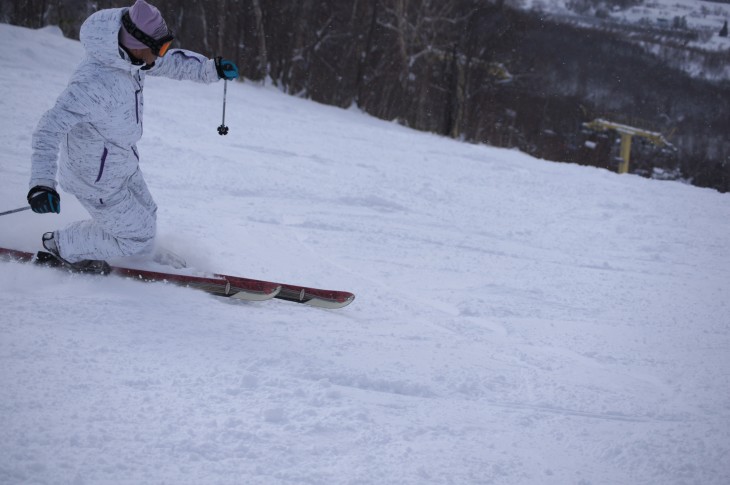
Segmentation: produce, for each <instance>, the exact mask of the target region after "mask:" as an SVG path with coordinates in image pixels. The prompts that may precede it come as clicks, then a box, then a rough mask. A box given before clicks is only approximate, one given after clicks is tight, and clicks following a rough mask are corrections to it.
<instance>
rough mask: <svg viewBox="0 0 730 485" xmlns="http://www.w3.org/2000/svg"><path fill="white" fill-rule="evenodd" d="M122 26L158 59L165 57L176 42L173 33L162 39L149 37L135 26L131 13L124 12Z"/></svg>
mask: <svg viewBox="0 0 730 485" xmlns="http://www.w3.org/2000/svg"><path fill="white" fill-rule="evenodd" d="M122 25H123V26H124V29H125V30H126V31H127V32H129V35H131V36H132V37H134V38H135V39H137V40H138V41H140V42H141V43H143V44H144V45H146V46H147V47H149V48H150V50H151V51H152V53H153V54H154V55H156V56H157V57H162V56H164V55H165V53H166V52H167V50H168V49H169V48H170V45H172V41H173V40H175V37H173V35H172V32H168V33H167V35H166V36H164V37H163V38H161V39H155V38H154V37H152V36H151V35H147V34H146V33H144V32H143V31H141V30H140V29H139V28H138V27H137V26H136V25H134V22H132V18H131V17H130V16H129V11H127V12H124V15H122Z"/></svg>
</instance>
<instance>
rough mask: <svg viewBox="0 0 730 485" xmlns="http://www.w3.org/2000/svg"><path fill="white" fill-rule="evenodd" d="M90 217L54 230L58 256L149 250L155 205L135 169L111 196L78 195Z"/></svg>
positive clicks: (154, 228) (78, 257)
mask: <svg viewBox="0 0 730 485" xmlns="http://www.w3.org/2000/svg"><path fill="white" fill-rule="evenodd" d="M77 199H78V200H79V202H81V205H83V206H84V208H86V210H87V211H88V212H89V214H90V215H91V220H87V221H80V222H75V223H73V224H70V225H69V226H68V227H66V228H64V229H61V230H58V231H56V235H55V238H56V244H57V245H58V249H59V252H60V254H61V257H62V258H64V259H66V260H67V261H69V262H71V263H75V262H78V261H81V260H83V259H104V260H106V259H109V258H114V257H119V256H133V255H137V254H146V253H151V252H152V251H153V249H154V239H155V233H156V231H157V205H156V204H155V201H154V200H153V199H152V194H150V191H149V189H148V188H147V184H146V183H145V181H144V178H143V177H142V172H141V171H140V170H139V169H138V170H137V171H136V172H135V173H134V175H132V176H131V177H130V178H129V179H128V180H127V183H126V184H125V185H124V186H123V187H122V189H121V190H119V191H118V192H117V193H115V194H114V195H113V196H111V197H109V198H105V199H85V198H80V197H78V196H77Z"/></svg>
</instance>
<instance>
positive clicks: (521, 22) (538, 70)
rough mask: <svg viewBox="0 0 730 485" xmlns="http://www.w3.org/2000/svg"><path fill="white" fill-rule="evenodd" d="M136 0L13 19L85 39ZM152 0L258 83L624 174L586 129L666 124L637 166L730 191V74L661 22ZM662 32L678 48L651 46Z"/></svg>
mask: <svg viewBox="0 0 730 485" xmlns="http://www.w3.org/2000/svg"><path fill="white" fill-rule="evenodd" d="M617 1H619V0H617ZM130 3H131V0H129V1H112V0H97V1H88V0H21V1H18V2H6V1H2V2H0V20H1V21H3V22H9V23H13V24H18V25H24V26H28V27H40V26H43V25H47V24H55V25H59V26H60V27H61V28H62V29H63V31H64V34H65V35H67V36H68V37H72V38H77V37H78V29H79V27H80V25H81V23H82V22H83V20H84V19H85V18H86V17H87V16H88V15H89V14H91V13H93V12H94V11H95V10H97V9H102V8H110V7H119V6H127V5H129V4H130ZM152 3H153V4H155V5H156V6H157V7H158V8H160V10H161V11H162V13H163V15H164V16H165V18H166V20H167V22H168V25H169V27H170V28H171V29H172V30H173V31H174V32H175V35H176V39H177V40H176V42H177V44H176V45H177V46H180V47H185V48H189V49H191V50H195V51H198V52H201V53H203V54H206V55H209V56H213V55H223V56H226V57H229V58H232V59H235V60H236V61H237V62H238V64H239V66H240V67H241V71H242V73H243V75H244V76H245V78H247V79H249V80H253V81H262V80H265V79H270V80H271V82H272V83H274V84H275V85H277V86H278V87H279V88H280V89H282V90H283V91H285V92H287V93H290V94H293V95H297V96H302V97H306V98H310V99H313V100H315V101H318V102H322V103H327V104H333V105H337V106H341V107H350V106H353V105H355V106H358V107H359V108H361V109H362V110H364V111H366V112H368V113H370V114H372V115H374V116H377V117H380V118H383V119H389V120H397V121H399V122H400V123H403V124H405V125H407V126H410V127H413V128H416V129H420V130H428V131H432V132H435V133H439V134H442V135H445V136H450V137H454V138H457V139H462V140H465V141H470V142H477V143H487V144H490V145H495V146H502V147H515V148H519V149H520V150H523V151H525V152H527V153H530V154H533V155H535V156H538V157H541V158H545V159H549V160H555V161H565V162H575V163H585V164H591V165H596V166H601V167H606V168H609V169H615V168H616V165H617V161H616V158H617V156H618V144H617V143H616V140H617V135H616V134H615V133H612V132H608V133H600V132H592V131H590V130H588V129H586V128H585V127H584V123H585V122H588V121H591V120H593V119H595V118H598V117H601V118H608V119H611V120H612V121H616V122H619V123H623V124H630V125H632V126H638V127H641V128H644V129H647V130H650V131H656V132H661V133H662V134H664V135H665V136H666V137H667V138H668V140H669V141H670V142H671V144H672V147H670V148H666V147H665V148H660V147H654V146H653V145H650V144H648V143H644V142H643V141H641V140H639V139H637V141H636V142H635V143H634V149H633V151H632V164H631V171H632V172H634V173H638V174H641V175H644V176H654V177H661V178H670V179H676V178H681V179H686V180H689V181H691V182H692V183H693V184H696V185H699V186H705V187H713V188H715V189H717V190H720V191H723V192H726V191H730V139H728V137H727V132H728V129H729V128H730V83H728V82H718V81H710V80H704V79H701V78H693V77H690V76H689V75H688V74H686V73H684V72H683V71H682V70H681V69H679V68H678V67H677V65H676V58H677V52H678V51H677V49H678V48H681V45H682V44H681V42H680V43H679V44H678V41H677V39H678V38H679V39H680V40H681V35H686V33H684V34H681V33H680V34H681V35H679V34H678V35H679V36H675V35H672V33H671V32H669V33H668V35H667V36H666V38H667V39H673V40H672V41H671V42H670V40H667V41H666V42H664V37H662V36H663V35H664V34H663V33H662V32H656V31H655V30H651V29H649V30H647V31H646V32H645V33H644V36H645V38H644V39H639V41H637V40H636V39H635V38H630V36H628V35H626V33H625V32H622V31H621V30H620V29H591V28H587V27H584V26H578V25H570V24H566V23H558V22H554V21H551V20H549V19H547V18H544V17H541V16H540V15H538V14H531V13H528V12H524V11H521V10H517V9H514V8H512V7H511V6H510V2H509V1H507V2H505V1H504V0H494V1H489V0H418V1H417V0H349V1H343V0H297V1H293V0H267V1H262V0H175V1H173V0H158V1H153V2H152ZM619 3H621V2H620V1H619ZM625 3H627V4H629V3H631V2H630V1H629V0H626V2H625ZM634 3H635V2H634ZM657 36H658V37H657ZM650 37H652V38H653V40H652V42H655V43H659V44H660V45H663V44H666V49H664V50H659V52H650V50H649V49H646V48H642V42H645V41H646V39H649V38H650ZM678 45H679V47H677V46H678ZM683 55H685V56H686V62H692V63H694V64H696V65H700V66H703V69H706V70H708V72H709V71H710V70H711V69H713V66H718V65H727V61H728V60H730V54H729V53H727V52H704V51H701V50H689V49H687V50H685V51H683ZM723 63H724V64H723Z"/></svg>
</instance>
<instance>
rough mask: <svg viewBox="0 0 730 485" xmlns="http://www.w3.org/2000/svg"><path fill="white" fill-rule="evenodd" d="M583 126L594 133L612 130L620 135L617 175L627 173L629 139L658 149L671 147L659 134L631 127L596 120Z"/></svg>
mask: <svg viewBox="0 0 730 485" xmlns="http://www.w3.org/2000/svg"><path fill="white" fill-rule="evenodd" d="M583 126H585V127H586V128H590V129H591V130H594V131H609V130H613V131H615V132H617V133H618V134H620V135H621V163H620V164H619V166H618V173H627V172H628V171H629V159H630V158H631V139H632V138H633V137H635V136H640V137H642V138H646V139H647V140H649V141H650V142H652V143H653V144H654V145H656V146H658V147H664V146H671V145H672V144H671V143H669V142H668V141H667V139H666V138H664V135H662V134H661V133H656V132H653V131H647V130H642V129H641V128H634V127H633V126H628V125H622V124H620V123H614V122H613V121H608V120H604V119H601V118H597V119H595V120H593V121H590V122H588V123H583Z"/></svg>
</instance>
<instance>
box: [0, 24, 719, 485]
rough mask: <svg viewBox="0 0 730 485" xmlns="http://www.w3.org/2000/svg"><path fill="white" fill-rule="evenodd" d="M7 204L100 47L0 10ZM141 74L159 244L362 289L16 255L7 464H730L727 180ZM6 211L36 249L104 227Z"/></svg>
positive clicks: (651, 470) (1, 413) (7, 273)
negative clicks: (59, 264) (94, 270)
mask: <svg viewBox="0 0 730 485" xmlns="http://www.w3.org/2000/svg"><path fill="white" fill-rule="evenodd" d="M0 43H1V44H2V45H3V46H5V47H6V48H4V49H2V50H0V86H2V90H3V93H4V95H3V96H2V97H1V98H0V113H1V116H0V118H1V119H2V121H1V123H2V130H0V142H1V143H2V146H3V147H4V149H3V156H2V157H1V158H0V211H2V210H7V209H11V208H15V207H18V206H21V205H23V204H24V198H25V194H26V191H27V181H28V176H29V157H30V137H31V133H32V130H33V128H34V126H35V123H36V122H37V120H38V118H39V117H40V116H41V114H42V113H43V112H44V110H46V109H47V108H49V107H50V106H51V105H52V103H53V101H54V99H55V97H56V96H57V94H58V93H59V92H60V91H61V90H62V89H63V88H64V86H65V83H66V81H67V79H68V77H69V75H70V73H71V71H72V69H73V66H74V65H75V63H76V62H77V61H78V59H79V58H80V56H81V55H82V52H81V48H80V46H79V45H78V43H76V42H74V41H71V40H67V39H63V38H62V37H60V36H59V35H58V34H57V32H56V31H54V30H53V29H46V30H41V31H30V30H26V29H21V28H17V27H10V26H7V25H0ZM222 90H223V86H222V84H217V85H212V86H205V85H196V84H191V83H180V82H175V81H169V80H164V79H154V78H148V80H147V86H146V93H145V94H146V97H145V101H146V106H145V108H146V119H145V129H146V134H145V138H144V139H143V142H142V143H141V144H140V151H141V157H142V168H143V171H144V172H145V174H146V177H147V179H148V183H149V185H150V188H151V190H152V192H153V194H154V195H155V197H156V199H157V202H158V205H159V207H160V210H159V229H160V241H161V244H163V245H164V246H166V247H168V248H170V249H172V250H174V251H177V252H179V253H181V254H183V255H184V256H185V257H186V258H187V259H188V260H189V261H190V262H191V263H192V264H193V265H194V266H195V267H197V268H200V269H206V270H211V271H220V272H226V273H231V274H242V275H246V276H251V277H256V278H271V279H276V280H284V281H290V282H293V283H300V284H308V285H314V286H322V287H332V288H337V289H344V290H351V291H354V292H355V293H356V294H357V296H358V298H357V300H355V302H354V303H353V304H352V305H351V306H350V307H348V308H346V309H343V310H339V311H324V310H316V309H312V308H306V307H301V306H297V305H294V304H289V303H285V302H277V301H271V302H265V303H256V304H231V303H229V302H227V301H221V300H218V299H215V298H213V297H210V296H208V295H205V294H200V293H196V292H194V291H192V290H186V289H181V288H175V287H170V286H167V285H164V284H142V283H137V282H134V281H128V280H123V279H119V278H114V277H108V278H103V277H88V276H79V275H70V274H66V273H63V272H59V271H51V270H47V269H42V268H36V267H31V266H27V265H21V264H15V263H0V315H1V316H0V389H2V393H1V394H0V483H8V484H17V483H47V484H58V483H75V484H82V483H83V484H98V483H105V484H106V483H129V484H132V483H134V484H138V483H170V484H172V483H174V484H213V483H221V484H242V483H245V484H282V483H288V484H301V483H310V484H325V483H327V484H335V483H337V484H344V483H351V484H355V483H362V484H430V483H433V484H437V483H438V484H441V483H453V484H467V483H468V484H477V483H478V484H482V483H500V484H578V483H583V484H587V483H591V484H619V483H621V484H625V483H632V484H633V483H636V484H638V483H641V484H650V483H656V484H679V483H702V484H724V483H728V481H729V480H730V465H729V464H728V463H730V460H728V455H729V454H730V373H729V369H730V306H729V305H728V295H730V291H729V290H730V256H728V254H730V242H728V239H729V237H728V236H730V196H729V195H721V194H718V193H716V192H713V191H711V190H703V189H698V188H695V187H691V186H687V185H682V184H679V183H671V182H658V181H652V180H646V179H642V178H638V177H634V176H626V175H624V176H619V175H616V174H613V173H609V172H607V171H603V170H598V169H594V168H586V167H579V166H575V165H567V164H565V165H564V164H556V163H548V162H544V161H540V160H536V159H533V158H530V157H528V156H526V155H524V154H521V153H519V152H516V151H510V150H500V149H494V148H490V147H485V146H476V145H469V144H464V143H459V142H456V141H453V140H449V139H445V138H441V137H438V136H434V135H431V134H425V133H417V132H414V131H410V130H408V129H405V128H403V127H401V126H398V125H396V124H394V123H389V122H384V121H379V120H375V119H373V118H370V117H368V116H365V115H363V114H361V113H359V112H357V111H356V110H339V109H335V108H332V107H326V106H321V105H317V104H314V103H312V102H308V101H304V100H300V99H296V98H292V97H288V96H285V95H283V94H281V93H279V92H277V91H276V90H275V89H273V88H270V87H260V86H255V85H251V84H240V83H235V84H232V85H230V86H229V89H228V109H227V117H226V118H227V119H226V121H227V124H228V126H229V127H230V134H229V135H228V136H227V137H221V136H219V135H218V134H217V133H216V127H217V126H218V124H220V112H221V101H222ZM62 197H63V199H62V207H63V211H62V214H61V215H60V216H56V215H36V214H32V213H29V212H24V213H19V214H14V215H10V216H5V217H2V218H0V246H5V247H7V246H10V247H15V248H18V249H24V250H35V249H39V239H40V234H41V233H42V232H43V231H46V230H50V229H53V228H55V227H59V226H62V225H64V224H66V223H68V222H70V221H73V220H76V219H78V218H83V217H85V215H84V213H83V210H82V209H81V208H80V206H79V204H78V203H76V202H75V201H74V200H73V197H71V196H69V195H66V194H62Z"/></svg>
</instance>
